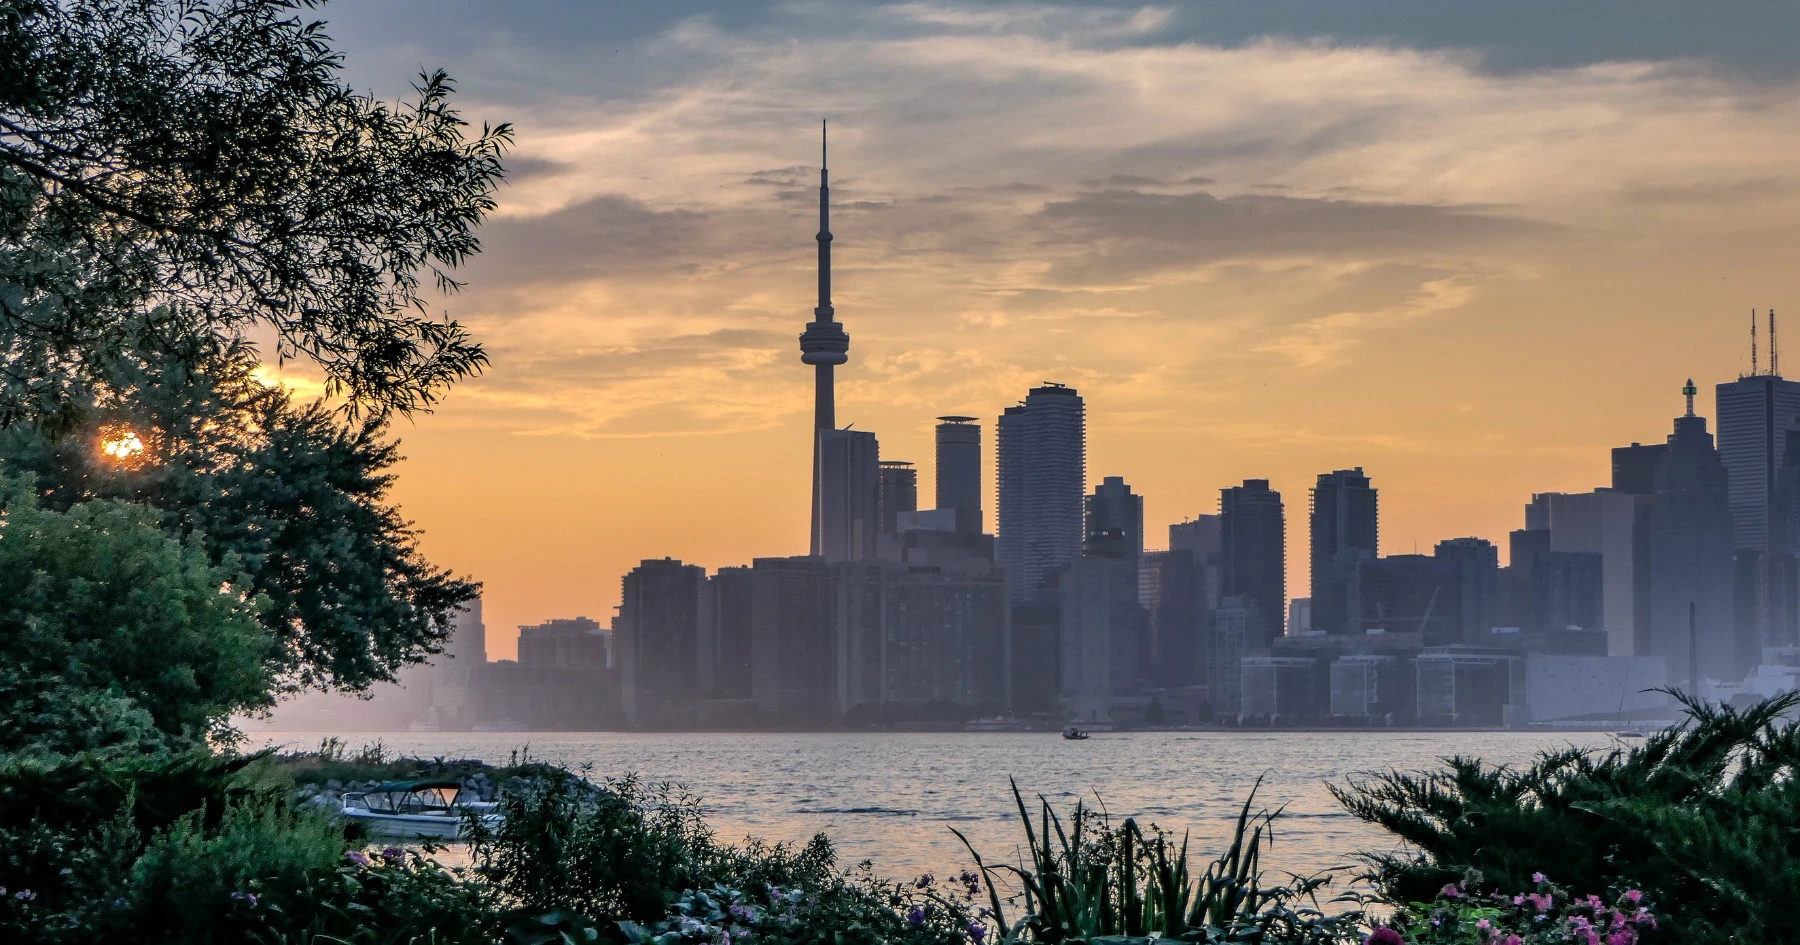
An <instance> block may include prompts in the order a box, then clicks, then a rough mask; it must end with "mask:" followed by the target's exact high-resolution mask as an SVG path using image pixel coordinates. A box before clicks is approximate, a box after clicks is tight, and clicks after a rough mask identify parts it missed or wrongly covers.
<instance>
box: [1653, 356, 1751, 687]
mask: <svg viewBox="0 0 1800 945" xmlns="http://www.w3.org/2000/svg"><path fill="white" fill-rule="evenodd" d="M1695 392H1696V391H1695V388H1694V382H1693V381H1692V380H1690V381H1688V383H1687V386H1686V387H1684V388H1682V393H1683V394H1685V395H1687V413H1686V415H1684V416H1681V417H1677V418H1675V430H1674V432H1673V433H1671V434H1669V441H1668V443H1667V444H1666V446H1665V447H1664V452H1663V457H1662V462H1661V463H1660V464H1659V465H1658V466H1657V469H1656V476H1655V481H1654V484H1653V485H1654V489H1655V494H1654V498H1653V499H1652V503H1651V515H1650V536H1649V545H1650V601H1649V606H1650V621H1649V623H1650V633H1649V640H1648V641H1647V642H1648V650H1649V652H1647V653H1640V654H1638V655H1639V656H1660V657H1662V658H1663V661H1664V663H1665V664H1666V665H1667V667H1668V671H1669V679H1671V680H1675V681H1678V682H1679V683H1680V684H1681V685H1684V686H1685V685H1687V682H1686V681H1687V679H1688V678H1689V675H1690V667H1689V665H1688V652H1689V648H1688V644H1689V640H1688V630H1689V621H1688V611H1689V607H1690V606H1692V608H1693V624H1694V631H1695V636H1696V638H1697V639H1696V640H1695V641H1694V642H1695V643H1696V644H1697V646H1696V651H1697V652H1698V654H1699V656H1700V674H1701V675H1702V676H1705V677H1710V678H1712V679H1719V680H1735V679H1736V678H1737V676H1738V675H1741V674H1738V673H1737V672H1736V668H1737V662H1738V660H1737V657H1736V652H1735V651H1736V646H1735V643H1734V637H1735V633H1736V629H1735V622H1734V619H1733V616H1734V611H1733V606H1732V594H1733V566H1732V551H1733V536H1732V531H1733V521H1732V508H1731V483H1730V478H1729V474H1728V473H1727V472H1726V469H1725V463H1724V460H1723V459H1721V457H1720V456H1719V451H1718V450H1716V449H1714V448H1713V438H1712V434H1710V433H1708V432H1707V431H1706V418H1705V417H1699V416H1695V415H1694V393H1695Z"/></svg>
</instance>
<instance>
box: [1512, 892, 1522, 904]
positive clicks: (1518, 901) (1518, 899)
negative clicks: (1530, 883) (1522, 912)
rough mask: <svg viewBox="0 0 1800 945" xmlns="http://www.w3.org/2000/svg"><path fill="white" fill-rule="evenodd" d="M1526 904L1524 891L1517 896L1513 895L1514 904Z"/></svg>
mask: <svg viewBox="0 0 1800 945" xmlns="http://www.w3.org/2000/svg"><path fill="white" fill-rule="evenodd" d="M1524 904H1525V894H1524V893H1520V894H1518V895H1517V896H1514V897H1513V905H1515V906H1522V905H1524Z"/></svg>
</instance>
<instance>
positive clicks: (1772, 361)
mask: <svg viewBox="0 0 1800 945" xmlns="http://www.w3.org/2000/svg"><path fill="white" fill-rule="evenodd" d="M1769 373H1770V374H1773V375H1774V376H1776V377H1780V376H1781V349H1780V348H1777V347H1775V310H1774V309H1769Z"/></svg>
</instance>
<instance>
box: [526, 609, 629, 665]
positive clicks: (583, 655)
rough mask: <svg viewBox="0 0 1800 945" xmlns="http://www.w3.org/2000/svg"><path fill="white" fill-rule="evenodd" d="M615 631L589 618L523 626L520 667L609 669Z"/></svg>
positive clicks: (567, 618)
mask: <svg viewBox="0 0 1800 945" xmlns="http://www.w3.org/2000/svg"><path fill="white" fill-rule="evenodd" d="M611 656H612V631H610V630H605V629H602V628H601V626H600V624H599V623H598V622H597V621H594V620H589V619H588V618H586V617H566V618H563V619H560V620H546V621H544V622H543V623H540V624H536V625H534V626H529V627H520V628H519V665H520V666H565V667H577V668H582V669H596V668H597V669H605V668H606V667H607V666H608V665H610V664H611Z"/></svg>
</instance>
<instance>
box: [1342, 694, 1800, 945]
mask: <svg viewBox="0 0 1800 945" xmlns="http://www.w3.org/2000/svg"><path fill="white" fill-rule="evenodd" d="M1686 705H1687V709H1688V714H1689V719H1688V721H1687V722H1686V723H1684V724H1682V725H1678V726H1675V727H1673V728H1670V729H1668V730H1666V731H1662V732H1657V733H1655V734H1653V735H1651V736H1650V737H1649V738H1646V739H1645V740H1644V742H1643V743H1642V744H1639V745H1636V746H1633V747H1630V748H1616V749H1613V750H1610V751H1603V752H1592V751H1583V750H1579V749H1568V750H1563V751H1553V752H1545V753H1544V754H1542V755H1541V756H1539V758H1538V759H1537V761H1536V762H1534V763H1532V764H1530V765H1528V766H1525V767H1523V768H1518V769H1513V768H1509V767H1505V766H1491V765H1487V764H1484V763H1483V762H1481V761H1479V760H1477V759H1469V758H1452V759H1449V760H1448V761H1447V762H1445V765H1446V766H1445V768H1444V769H1443V770H1441V771H1436V772H1427V773H1420V774H1406V773H1402V772H1397V771H1389V772H1386V773H1384V774H1380V775H1376V776H1374V777H1372V778H1368V779H1363V780H1355V781H1352V782H1350V783H1349V784H1348V785H1345V786H1334V787H1333V788H1332V791H1333V793H1334V794H1335V795H1336V796H1337V798H1338V800H1339V801H1340V802H1342V803H1343V805H1344V806H1345V808H1346V809H1348V810H1349V811H1350V812H1351V813H1352V814H1354V815H1356V816H1357V817H1360V818H1361V819H1363V820H1365V821H1368V822H1370V823H1373V824H1377V825H1379V826H1381V827H1384V828H1386V829H1387V830H1389V831H1390V832H1392V833H1393V834H1394V835H1395V836H1396V837H1397V838H1399V839H1400V840H1403V841H1405V843H1406V844H1408V845H1409V846H1410V847H1411V849H1412V851H1413V852H1412V853H1409V854H1390V853H1374V854H1369V855H1367V856H1366V859H1367V861H1368V862H1369V864H1370V865H1371V866H1372V871H1371V876H1370V879H1371V880H1372V881H1373V883H1374V885H1375V888H1376V890H1377V892H1378V895H1379V896H1380V897H1381V898H1382V899H1384V900H1386V901H1387V902H1389V903H1393V904H1396V905H1404V904H1406V903H1411V902H1418V901H1429V900H1430V899H1431V898H1432V897H1433V896H1434V895H1435V893H1436V891H1437V890H1438V889H1440V888H1441V887H1442V886H1443V885H1445V884H1446V883H1454V882H1457V881H1458V880H1459V878H1460V877H1461V876H1462V875H1463V874H1464V872H1465V871H1468V870H1474V871H1475V872H1476V873H1477V874H1478V875H1480V876H1482V877H1485V880H1484V882H1485V883H1486V884H1487V885H1486V888H1484V889H1481V890H1476V892H1478V893H1482V894H1485V893H1489V892H1492V891H1495V890H1509V889H1510V890H1517V889H1525V888H1530V886H1531V885H1532V879H1531V877H1532V876H1533V874H1535V873H1539V872H1543V873H1550V874H1553V875H1554V876H1555V877H1556V879H1557V880H1558V881H1559V882H1561V883H1562V884H1564V885H1565V886H1566V887H1567V888H1570V889H1578V890H1594V891H1599V890H1608V889H1625V888H1637V889H1641V890H1642V891H1643V892H1644V893H1646V894H1647V895H1649V896H1651V897H1652V898H1653V899H1654V900H1655V901H1656V902H1658V903H1659V904H1660V907H1661V908H1663V909H1664V910H1666V912H1667V915H1668V923H1669V924H1670V925H1671V926H1672V934H1673V935H1674V936H1675V939H1676V940H1678V941H1681V942H1684V943H1687V942H1693V943H1711V942H1719V943H1723V942H1733V943H1741V945H1755V943H1764V942H1767V943H1788V942H1795V941H1800V913H1797V912H1796V911H1795V910H1793V909H1792V908H1791V906H1790V905H1788V904H1791V903H1793V902H1796V901H1800V842H1797V841H1796V838H1800V728H1797V727H1796V723H1792V722H1786V723H1784V722H1782V721H1780V719H1781V716H1782V715H1783V713H1785V712H1787V711H1789V710H1790V709H1792V708H1794V707H1795V706H1796V705H1800V694H1792V695H1788V696H1784V697H1781V698H1777V699H1771V700H1768V701H1765V702H1763V703H1760V704H1758V705H1755V706H1751V707H1749V708H1744V709H1734V708H1731V707H1729V706H1718V705H1709V704H1704V703H1700V702H1695V701H1686Z"/></svg>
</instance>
